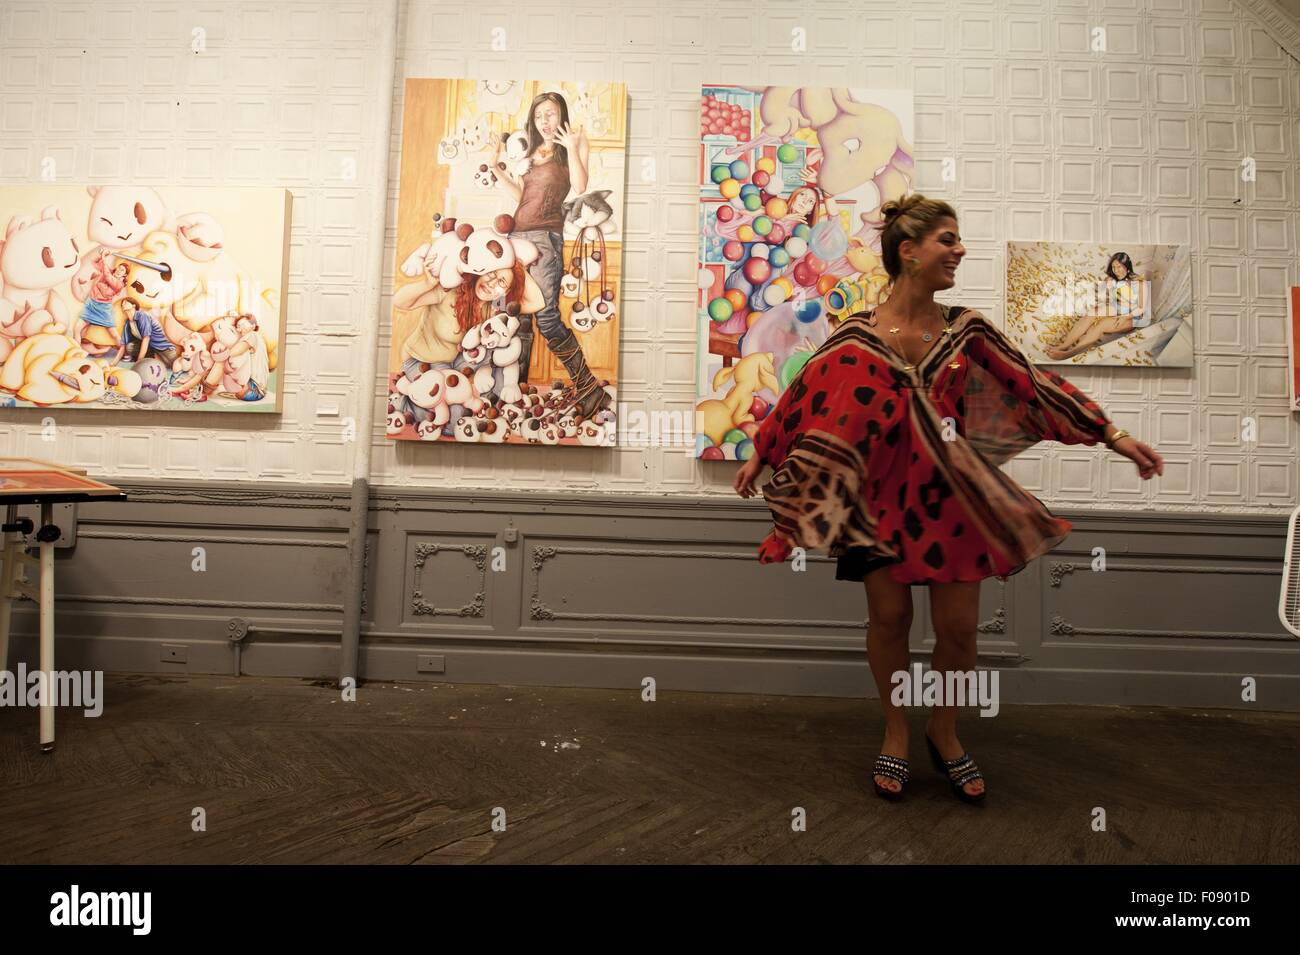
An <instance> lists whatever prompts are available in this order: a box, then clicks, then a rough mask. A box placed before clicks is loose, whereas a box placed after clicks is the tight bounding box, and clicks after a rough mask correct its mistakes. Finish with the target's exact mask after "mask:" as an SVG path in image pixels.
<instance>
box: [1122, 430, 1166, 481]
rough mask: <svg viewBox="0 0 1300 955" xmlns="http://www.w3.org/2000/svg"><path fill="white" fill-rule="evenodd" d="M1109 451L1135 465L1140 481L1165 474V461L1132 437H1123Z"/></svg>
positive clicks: (1149, 447) (1150, 448) (1147, 445)
mask: <svg viewBox="0 0 1300 955" xmlns="http://www.w3.org/2000/svg"><path fill="white" fill-rule="evenodd" d="M1111 450H1113V451H1115V452H1116V453H1117V454H1122V455H1124V457H1126V458H1128V459H1129V460H1130V461H1132V462H1133V463H1134V464H1136V465H1137V469H1138V475H1139V476H1140V477H1141V478H1142V480H1144V481H1146V480H1149V479H1150V478H1151V477H1152V476H1153V475H1157V474H1164V473H1165V459H1164V458H1162V457H1161V456H1160V455H1159V454H1157V453H1156V451H1155V449H1154V448H1152V447H1151V445H1149V444H1143V443H1142V442H1141V441H1139V440H1137V438H1135V437H1133V436H1132V435H1125V436H1124V437H1122V438H1120V439H1119V440H1118V441H1116V442H1115V443H1114V444H1112V445H1111Z"/></svg>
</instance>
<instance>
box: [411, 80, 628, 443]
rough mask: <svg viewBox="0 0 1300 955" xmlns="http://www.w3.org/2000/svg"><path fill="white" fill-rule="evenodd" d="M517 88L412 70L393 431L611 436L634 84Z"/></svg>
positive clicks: (528, 437)
mask: <svg viewBox="0 0 1300 955" xmlns="http://www.w3.org/2000/svg"><path fill="white" fill-rule="evenodd" d="M507 86H508V88H507V89H506V90H505V92H504V93H503V92H502V89H501V84H499V83H497V84H493V83H488V82H485V81H475V80H426V79H409V80H407V83H406V99H405V106H404V114H403V125H402V137H403V139H402V169H401V178H400V182H399V199H398V225H397V249H398V263H399V265H398V269H397V275H396V276H395V287H394V292H393V300H392V304H393V330H392V346H391V351H390V355H389V362H388V370H389V383H390V386H391V387H390V388H389V395H388V419H387V432H388V434H389V435H390V436H391V437H394V438H398V439H407V440H426V441H432V440H453V441H469V442H478V443H497V442H500V443H528V444H566V445H572V444H580V445H588V446H609V445H611V444H614V443H615V425H616V415H615V411H614V407H615V404H616V399H615V390H614V389H615V384H614V380H613V379H614V377H615V374H616V370H617V359H618V351H617V350H618V342H617V328H616V327H615V326H614V325H613V324H612V323H611V320H612V319H613V317H614V315H615V293H614V283H615V281H616V280H617V278H618V272H617V270H618V269H619V268H620V265H621V263H620V262H619V259H620V256H619V251H618V250H619V248H620V247H619V245H618V244H617V243H615V242H611V243H610V244H609V246H608V247H607V245H606V242H605V237H606V235H608V234H610V233H611V232H612V231H613V227H614V223H613V222H612V219H613V209H614V203H612V202H611V201H610V196H611V195H612V194H613V193H614V192H619V193H620V194H621V190H622V181H623V166H624V162H625V146H624V139H623V136H624V132H623V124H622V121H621V119H620V120H618V121H615V120H614V119H612V118H611V117H614V116H616V114H617V113H618V111H619V110H620V109H621V110H622V111H624V112H625V110H626V105H625V104H626V97H625V93H624V92H623V87H622V86H621V85H620V84H592V86H591V87H590V89H589V88H588V87H586V86H583V85H580V84H568V83H557V84H543V83H540V82H535V81H525V82H520V83H518V84H507ZM593 91H594V92H593ZM605 186H608V188H602V187H605ZM616 201H617V200H615V202H616ZM430 223H432V229H431V230H430ZM566 260H567V261H566ZM598 328H600V329H603V331H602V330H597V329H598ZM539 333H540V338H541V341H540V342H539V341H538V339H537V336H538V334H539ZM535 344H536V345H537V347H536V348H534V345H535ZM530 370H531V374H530ZM566 378H567V381H566V380H564V379H566Z"/></svg>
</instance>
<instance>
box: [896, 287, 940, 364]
mask: <svg viewBox="0 0 1300 955" xmlns="http://www.w3.org/2000/svg"><path fill="white" fill-rule="evenodd" d="M934 307H935V308H937V309H938V310H939V321H941V322H943V331H942V332H940V333H939V334H941V335H947V334H949V333H950V332H951V330H952V322H949V321H947V320H946V319H944V317H943V306H942V305H940V304H939V303H938V302H935V303H934ZM900 330H901V329H900V328H899V327H898V326H895V327H893V328H891V329H890V331H891V332H892V333H893V334H894V337H898V333H899V331H900ZM921 341H923V342H932V341H934V335H933V334H932V333H930V332H923V333H922V334H921ZM897 352H898V355H899V357H901V358H902V359H903V368H904V369H906V370H907V371H912V370H913V369H914V368H916V365H914V364H913V363H912V362H910V361H908V360H907V354H906V353H905V352H904V351H903V350H902V349H901V348H899V349H897ZM929 354H930V352H929V350H928V349H927V350H926V353H925V355H922V356H921V360H922V361H925V358H926V355H929Z"/></svg>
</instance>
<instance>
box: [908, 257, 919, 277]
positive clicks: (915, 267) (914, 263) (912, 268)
mask: <svg viewBox="0 0 1300 955" xmlns="http://www.w3.org/2000/svg"><path fill="white" fill-rule="evenodd" d="M920 271H921V260H920V259H918V258H917V257H916V256H912V257H911V258H910V259H908V260H907V274H908V275H917V274H918V273H920Z"/></svg>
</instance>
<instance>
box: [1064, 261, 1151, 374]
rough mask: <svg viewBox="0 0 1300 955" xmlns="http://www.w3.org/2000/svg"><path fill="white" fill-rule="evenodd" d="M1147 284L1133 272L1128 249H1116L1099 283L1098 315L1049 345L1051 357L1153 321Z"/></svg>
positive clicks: (1082, 320)
mask: <svg viewBox="0 0 1300 955" xmlns="http://www.w3.org/2000/svg"><path fill="white" fill-rule="evenodd" d="M1146 288H1147V283H1146V282H1143V281H1140V280H1138V278H1137V276H1135V275H1134V274H1133V260H1132V259H1130V258H1129V256H1128V253H1127V252H1116V253H1115V254H1114V255H1112V256H1111V257H1110V261H1109V262H1107V263H1106V278H1105V280H1103V281H1102V282H1099V283H1098V285H1097V301H1096V302H1095V303H1094V304H1095V306H1096V307H1095V309H1094V311H1095V312H1096V314H1093V315H1085V316H1083V317H1082V318H1080V319H1079V320H1078V321H1077V322H1075V323H1074V326H1073V327H1072V328H1071V329H1070V331H1069V332H1067V333H1066V336H1065V337H1064V338H1063V339H1061V341H1060V342H1058V343H1057V344H1055V345H1052V346H1049V347H1048V348H1045V349H1044V351H1045V352H1046V353H1047V356H1048V357H1049V358H1052V359H1053V360H1055V361H1063V360H1065V359H1066V358H1070V357H1072V356H1074V355H1077V354H1079V353H1080V352H1083V351H1087V350H1088V349H1089V348H1091V347H1092V346H1093V345H1095V344H1096V343H1097V342H1098V341H1099V340H1100V339H1102V338H1103V337H1105V336H1106V335H1115V334H1126V333H1128V332H1131V331H1133V329H1135V328H1146V327H1147V326H1148V325H1150V324H1151V317H1152V316H1151V303H1150V302H1149V301H1147V295H1146Z"/></svg>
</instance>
